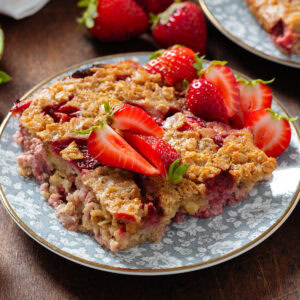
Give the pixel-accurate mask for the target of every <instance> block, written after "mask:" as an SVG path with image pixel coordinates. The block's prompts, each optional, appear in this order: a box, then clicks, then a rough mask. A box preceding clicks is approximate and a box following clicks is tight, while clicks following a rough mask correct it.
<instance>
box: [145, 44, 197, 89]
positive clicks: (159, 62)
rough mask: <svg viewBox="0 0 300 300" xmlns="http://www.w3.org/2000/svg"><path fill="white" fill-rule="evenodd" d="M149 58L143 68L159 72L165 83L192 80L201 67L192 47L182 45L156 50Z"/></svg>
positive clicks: (150, 71)
mask: <svg viewBox="0 0 300 300" xmlns="http://www.w3.org/2000/svg"><path fill="white" fill-rule="evenodd" d="M158 55H160V56H158ZM157 56H158V57H157ZM151 58H154V59H151ZM150 59H151V60H150V61H149V62H148V63H147V64H146V65H145V66H144V68H145V70H146V71H148V72H149V73H151V74H158V73H159V74H161V76H162V78H163V79H164V80H165V81H166V83H167V84H169V85H172V86H173V85H175V84H177V83H182V82H183V80H186V81H188V82H192V81H193V79H195V78H196V77H197V76H198V72H199V71H200V70H201V69H202V61H201V59H200V58H198V56H197V55H196V53H195V52H194V51H193V50H192V49H189V48H186V47H183V46H174V47H173V48H171V49H168V50H165V51H164V50H158V51H156V52H154V54H153V55H152V56H151V57H150Z"/></svg>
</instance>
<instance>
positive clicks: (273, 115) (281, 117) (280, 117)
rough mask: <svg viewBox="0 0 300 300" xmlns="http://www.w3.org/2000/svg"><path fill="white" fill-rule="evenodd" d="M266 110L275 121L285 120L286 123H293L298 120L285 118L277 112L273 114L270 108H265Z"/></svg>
mask: <svg viewBox="0 0 300 300" xmlns="http://www.w3.org/2000/svg"><path fill="white" fill-rule="evenodd" d="M266 110H267V111H268V112H269V113H270V115H271V117H272V118H273V119H275V120H281V119H283V120H286V121H288V122H295V121H297V120H298V117H291V118H289V117H287V116H284V115H282V114H280V113H278V112H275V111H274V110H272V109H271V108H266Z"/></svg>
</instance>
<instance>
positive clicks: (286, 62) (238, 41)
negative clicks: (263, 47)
mask: <svg viewBox="0 0 300 300" xmlns="http://www.w3.org/2000/svg"><path fill="white" fill-rule="evenodd" d="M199 3H200V6H201V8H202V10H203V11H204V13H205V15H206V16H207V18H208V19H209V20H210V21H211V22H212V23H213V25H214V26H215V27H216V28H217V29H218V30H219V31H220V32H222V33H223V34H224V35H225V36H226V37H227V38H229V39H230V40H231V41H233V42H234V43H236V44H237V45H239V46H241V47H242V48H244V49H245V50H248V51H249V52H251V53H254V54H256V55H258V56H260V57H262V58H265V59H267V60H269V61H272V62H276V63H279V64H282V65H285V66H289V67H293V68H300V62H295V61H291V60H287V59H283V58H278V57H275V56H272V55H269V54H266V53H265V52H263V51H260V50H257V49H255V48H254V47H252V46H250V45H248V44H246V43H245V42H243V41H242V40H241V39H239V38H237V37H236V36H235V35H233V34H231V33H230V32H229V31H228V30H226V29H225V28H224V26H223V25H222V24H221V23H220V22H219V21H218V20H217V19H216V18H215V16H214V15H213V14H212V13H211V11H210V10H209V9H208V7H207V5H206V2H205V0H199ZM258 26H260V25H259V24H258ZM270 41H271V40H270Z"/></svg>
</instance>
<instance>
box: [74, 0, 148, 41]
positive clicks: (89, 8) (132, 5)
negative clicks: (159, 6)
mask: <svg viewBox="0 0 300 300" xmlns="http://www.w3.org/2000/svg"><path fill="white" fill-rule="evenodd" d="M78 6H79V7H82V8H86V10H85V12H84V13H83V15H82V17H81V18H80V19H79V20H78V22H79V24H85V25H86V27H87V28H88V29H89V31H90V33H91V34H92V36H94V37H95V38H97V39H99V40H102V41H109V42H110V41H124V40H128V39H131V38H134V37H136V36H138V35H140V34H142V33H144V32H145V31H146V30H147V28H148V24H149V20H148V16H147V15H146V13H145V12H144V11H143V9H142V8H141V7H140V6H139V5H138V4H137V3H136V2H135V1H134V0H101V1H97V0H81V1H79V2H78Z"/></svg>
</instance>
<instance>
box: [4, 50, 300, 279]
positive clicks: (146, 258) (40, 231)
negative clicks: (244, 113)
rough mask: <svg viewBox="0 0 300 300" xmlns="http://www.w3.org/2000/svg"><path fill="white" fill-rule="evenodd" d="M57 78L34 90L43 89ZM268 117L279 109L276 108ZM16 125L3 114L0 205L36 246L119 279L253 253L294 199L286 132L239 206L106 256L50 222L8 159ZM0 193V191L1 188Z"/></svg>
mask: <svg viewBox="0 0 300 300" xmlns="http://www.w3.org/2000/svg"><path fill="white" fill-rule="evenodd" d="M148 57H149V53H147V54H145V53H131V54H126V55H125V54H122V55H116V56H108V57H103V58H98V59H93V60H91V61H88V62H84V63H82V64H80V65H77V66H74V67H71V68H69V69H68V70H67V71H65V72H64V73H65V74H70V73H72V72H74V71H75V70H78V69H80V68H85V67H88V66H90V65H92V64H94V63H98V62H101V63H108V62H109V63H111V62H117V61H120V60H123V59H133V60H136V61H139V62H140V63H141V64H145V63H146V62H147V61H148ZM64 73H61V74H59V75H56V76H54V77H52V78H51V79H49V80H47V81H46V82H44V83H41V84H40V85H39V86H37V87H35V88H34V89H33V90H31V91H30V92H28V93H27V94H26V95H25V96H24V97H26V96H28V95H29V94H31V93H33V92H34V91H36V90H37V89H39V88H40V87H41V86H43V85H46V84H49V83H50V82H51V81H52V80H54V79H55V78H57V77H59V76H62V74H64ZM273 108H274V109H275V110H276V111H279V112H283V113H285V112H284V111H283V108H282V107H281V106H280V105H279V104H277V103H276V102H275V103H274V105H273ZM17 128H18V121H17V120H16V119H14V118H11V115H8V116H7V118H6V119H5V120H4V122H3V124H2V125H1V128H0V134H1V136H0V193H1V196H2V202H3V204H4V206H5V207H6V209H7V210H8V212H9V213H10V215H11V216H12V217H13V219H14V220H15V222H16V223H17V224H18V225H19V226H20V227H21V228H22V229H23V230H24V231H25V232H26V233H27V234H29V235H30V236H31V237H32V238H34V239H35V240H36V241H37V242H39V243H40V244H42V245H43V246H45V247H46V248H48V249H50V250H52V251H53V252H55V253H57V254H59V255H61V256H63V257H65V258H67V259H70V260H72V261H74V262H77V263H80V264H83V265H86V266H89V267H93V268H96V269H100V270H106V271H110V272H115V273H123V274H139V275H154V274H155V275H162V274H174V273H183V272H188V271H192V270H197V269H201V268H205V267H208V266H212V265H215V264H218V263H221V262H224V261H226V260H229V259H231V258H233V257H235V256H237V255H240V254H242V253H243V252H245V251H247V250H249V249H251V248H253V247H254V246H255V245H257V244H259V243H260V242H262V241H263V240H264V239H265V238H267V237H268V236H269V235H270V234H271V233H273V232H274V231H275V230H276V229H278V228H279V226H280V225H281V224H282V223H283V222H284V221H285V220H286V218H287V217H288V216H289V214H290V213H291V212H292V210H293V209H294V207H295V206H296V204H297V201H298V198H299V172H300V147H299V134H298V133H297V130H296V128H295V127H292V140H291V145H290V147H289V148H288V150H287V151H286V152H284V154H283V155H281V156H280V157H279V159H278V168H277V169H276V171H275V172H274V176H273V178H272V179H271V180H270V181H268V182H264V183H261V184H260V185H258V186H257V187H256V188H255V189H254V190H253V191H252V192H251V193H250V195H249V197H248V198H247V199H245V200H244V201H242V202H241V203H239V204H237V205H235V206H232V207H227V208H225V212H224V214H223V215H220V216H216V217H214V218H211V219H197V218H192V217H190V218H186V221H185V222H183V223H177V224H176V223H174V224H172V225H170V226H169V227H168V228H167V231H166V234H165V237H164V238H163V240H162V242H160V243H151V244H150V243H146V244H143V245H140V246H137V247H134V248H132V249H130V250H127V251H122V252H120V253H117V254H113V253H111V252H109V251H108V250H106V249H104V248H102V247H101V246H100V245H99V244H98V243H96V242H95V241H94V240H93V239H92V238H91V237H90V236H88V235H87V234H83V233H77V232H71V231H67V230H66V229H64V227H62V226H61V225H60V223H59V221H58V220H57V219H56V217H55V214H54V209H53V208H52V207H50V206H49V205H48V204H47V202H46V201H45V199H44V198H43V197H42V196H40V193H39V186H38V184H37V183H36V182H35V181H34V180H32V179H24V178H23V177H21V176H20V175H19V174H18V172H17V163H16V156H17V155H18V154H20V153H21V149H20V148H19V147H18V146H17V145H16V144H15V143H14V142H13V139H12V135H13V134H14V133H15V131H16V130H17ZM1 186H2V188H1Z"/></svg>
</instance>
